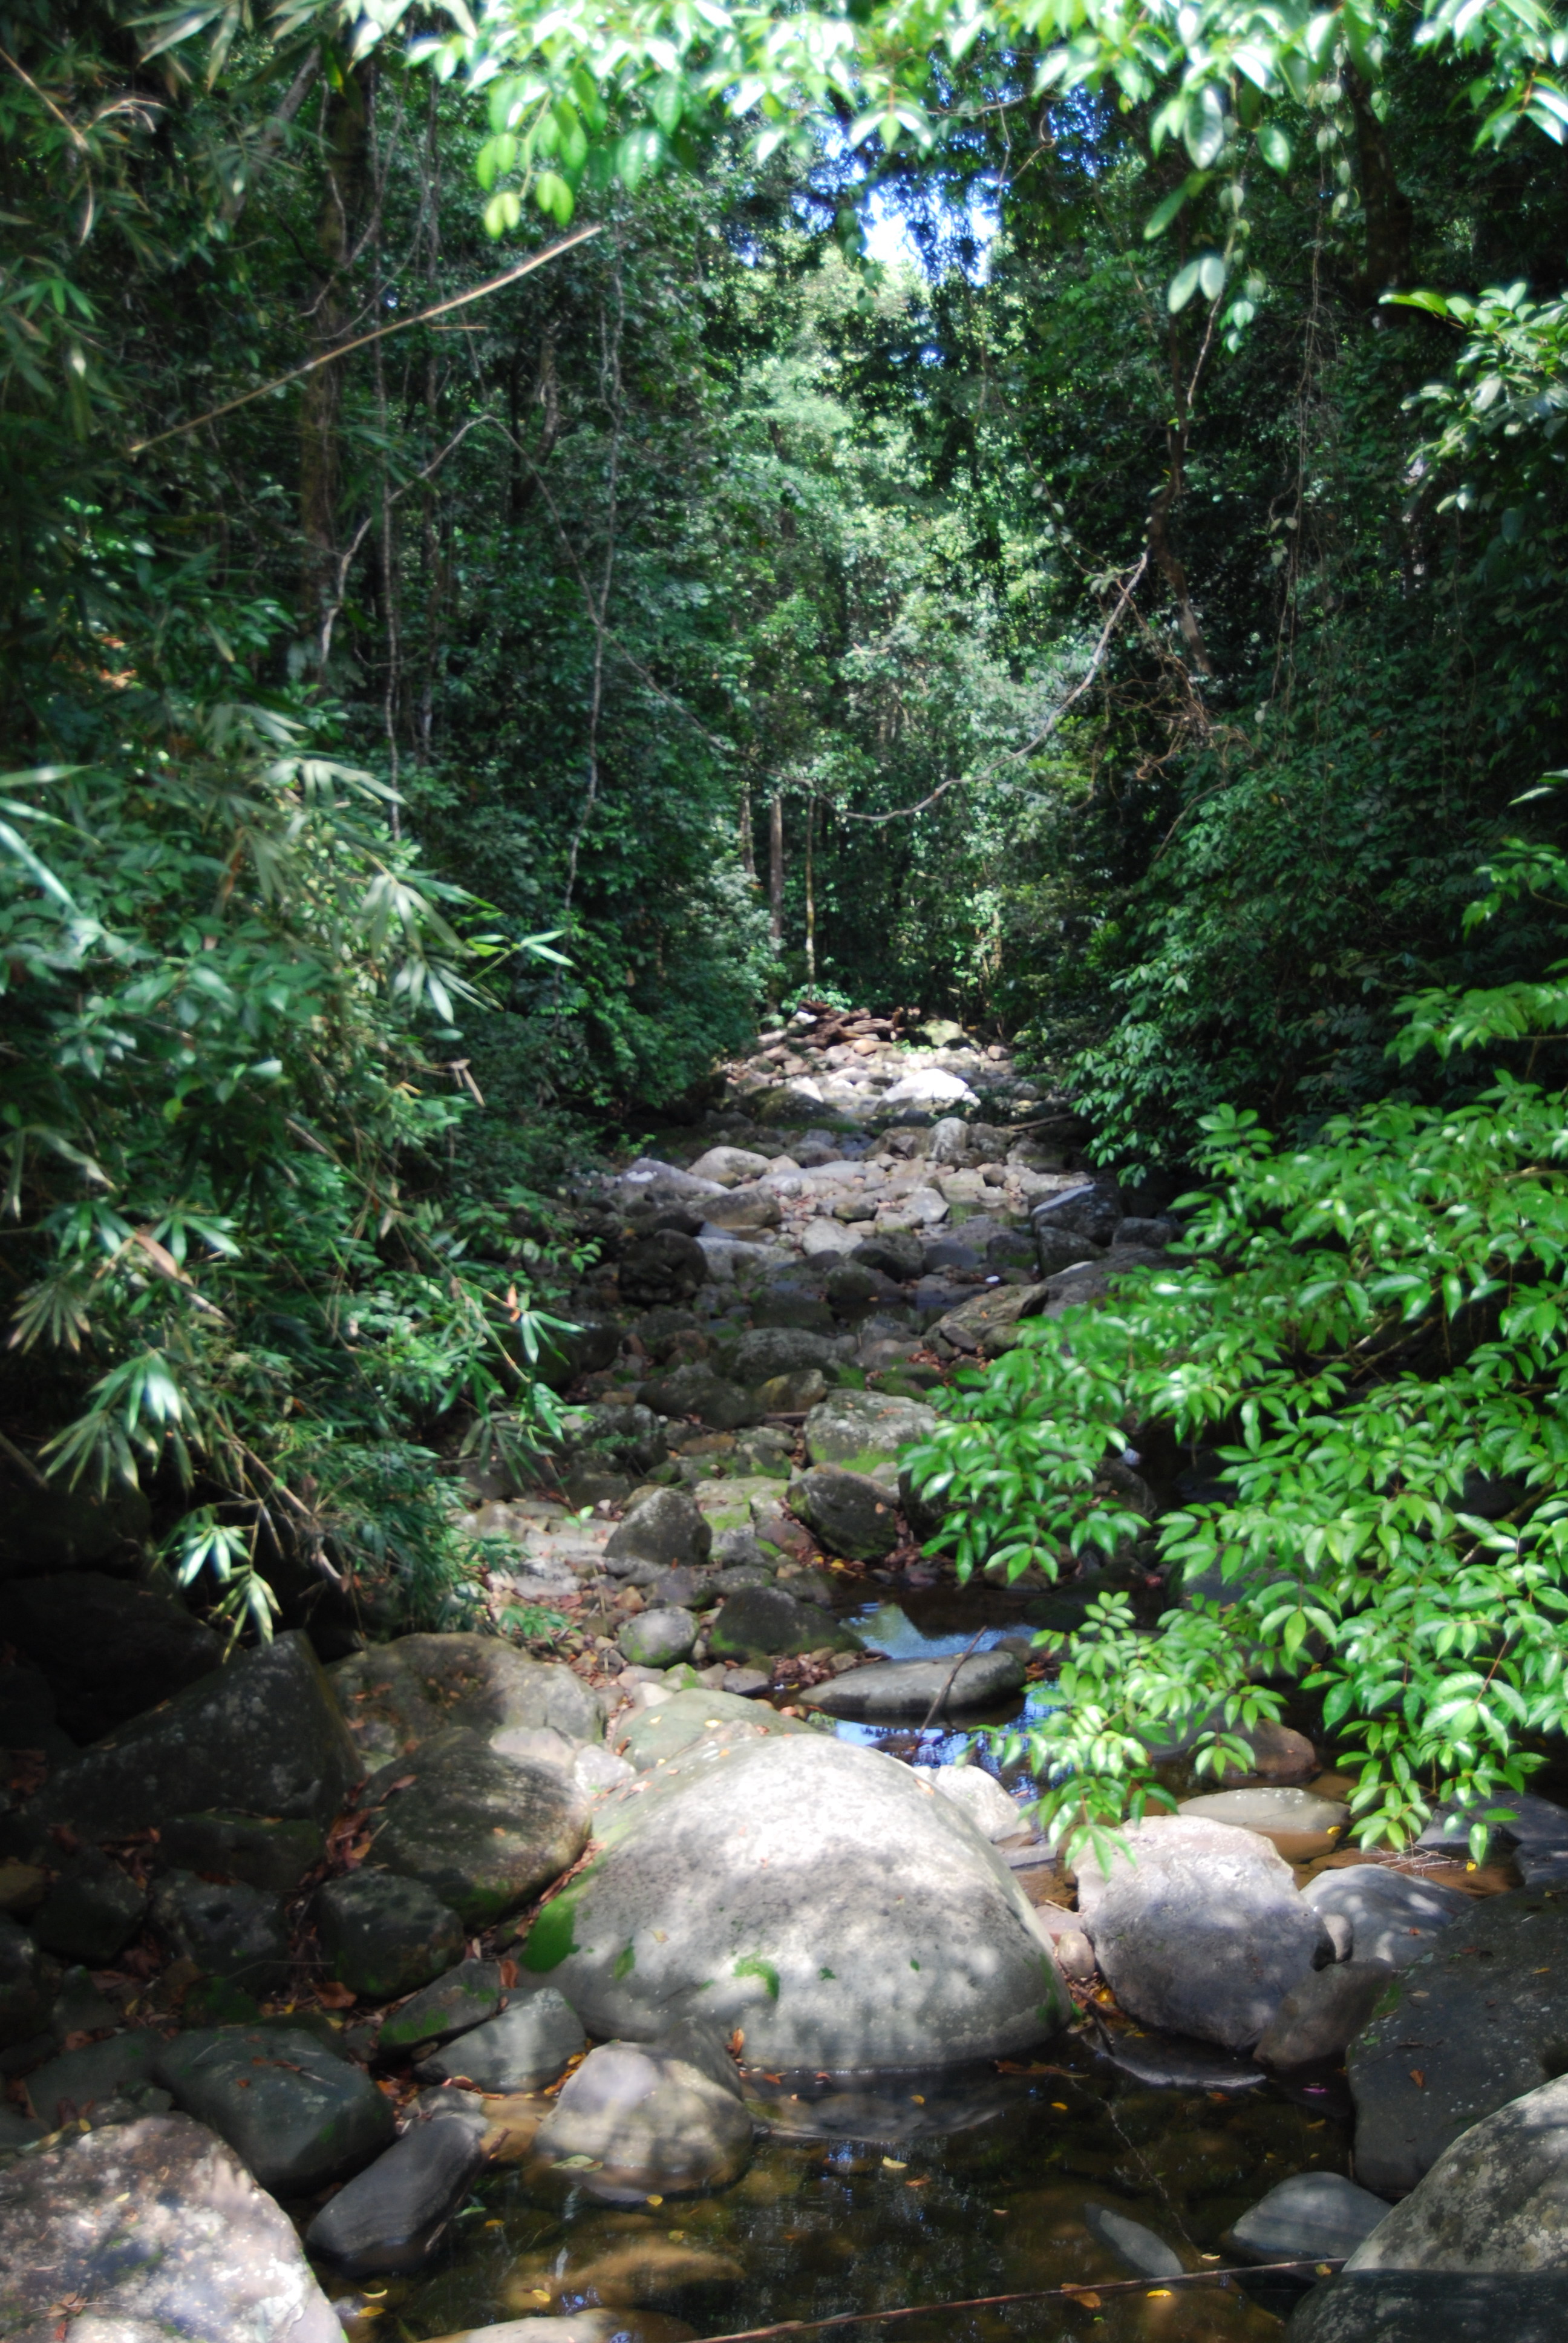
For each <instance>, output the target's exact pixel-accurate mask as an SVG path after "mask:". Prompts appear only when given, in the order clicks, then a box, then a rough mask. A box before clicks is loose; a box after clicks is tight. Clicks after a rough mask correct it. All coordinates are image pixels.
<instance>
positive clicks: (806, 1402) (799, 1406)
mask: <svg viewBox="0 0 1568 2343" xmlns="http://www.w3.org/2000/svg"><path fill="white" fill-rule="evenodd" d="M835 1273H836V1272H835ZM827 1389H828V1378H827V1377H826V1375H825V1374H824V1373H822V1370H821V1368H820V1367H797V1368H795V1369H794V1370H793V1372H792V1373H789V1374H787V1375H770V1376H769V1379H768V1381H767V1382H766V1383H759V1384H758V1386H757V1400H758V1404H759V1406H760V1407H761V1408H762V1409H763V1411H764V1413H767V1414H769V1415H804V1414H805V1413H806V1412H807V1410H808V1409H809V1408H813V1407H815V1406H816V1404H817V1403H818V1401H819V1399H821V1398H822V1397H823V1395H824V1394H825V1393H826V1391H827Z"/></svg>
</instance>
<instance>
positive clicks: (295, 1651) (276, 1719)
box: [12, 1631, 364, 1845]
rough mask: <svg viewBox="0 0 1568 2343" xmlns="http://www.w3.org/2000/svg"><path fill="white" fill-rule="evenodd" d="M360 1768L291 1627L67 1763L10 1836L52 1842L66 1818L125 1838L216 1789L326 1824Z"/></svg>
mask: <svg viewBox="0 0 1568 2343" xmlns="http://www.w3.org/2000/svg"><path fill="white" fill-rule="evenodd" d="M363 1771H364V1768H363V1766H362V1765H360V1763H359V1761H358V1759H357V1756H356V1755H355V1751H354V1745H353V1743H352V1741H351V1740H350V1738H349V1735H348V1731H347V1726H346V1725H345V1724H344V1721H343V1716H342V1713H341V1711H340V1710H339V1708H338V1705H337V1701H336V1700H335V1699H334V1697H333V1694H332V1690H331V1687H330V1685H329V1684H327V1678H326V1676H325V1674H323V1672H322V1668H321V1664H320V1662H319V1661H318V1660H317V1656H316V1654H315V1653H314V1652H313V1651H312V1650H311V1648H310V1644H309V1642H308V1641H307V1638H306V1637H305V1636H304V1635H303V1634H299V1633H297V1631H291V1632H290V1633H289V1634H284V1635H278V1636H276V1637H275V1638H274V1640H273V1641H272V1642H271V1643H270V1644H263V1645H261V1647H260V1648H259V1649H258V1650H256V1651H253V1652H242V1653H240V1654H238V1655H237V1657H236V1658H235V1659H233V1660H231V1661H230V1663H229V1664H228V1665H227V1667H226V1668H223V1669H221V1670H220V1671H219V1672H218V1673H217V1674H216V1675H208V1676H204V1677H202V1679H201V1681H200V1682H199V1683H198V1684H192V1685H190V1686H189V1687H188V1689H187V1690H186V1691H184V1692H181V1693H176V1694H175V1696H174V1698H173V1699H172V1700H170V1701H168V1702H167V1703H166V1704H165V1705H164V1706H163V1707H162V1708H158V1709H155V1710H153V1711H152V1712H151V1713H150V1714H149V1715H145V1716H136V1717H133V1718H132V1719H131V1721H130V1723H129V1724H127V1725H120V1726H119V1727H117V1729H116V1731H115V1732H113V1733H112V1734H110V1735H108V1736H107V1737H106V1739H105V1740H103V1741H100V1742H98V1743H97V1744H96V1745H95V1747H94V1748H91V1749H86V1750H84V1751H83V1753H82V1755H80V1756H79V1757H77V1758H75V1759H74V1760H73V1761H72V1762H71V1763H70V1764H69V1765H62V1766H60V1767H59V1769H58V1771H57V1772H55V1774H54V1775H51V1777H50V1779H49V1781H48V1782H47V1784H46V1785H45V1787H44V1788H43V1789H42V1790H40V1791H39V1792H38V1794H37V1795H36V1796H35V1797H33V1798H30V1799H29V1800H28V1802H27V1804H26V1805H25V1806H24V1807H23V1808H22V1810H21V1814H20V1815H19V1816H18V1817H17V1818H16V1820H15V1822H14V1823H13V1825H12V1835H13V1837H14V1838H15V1835H16V1833H17V1830H18V1827H20V1830H21V1834H22V1835H23V1836H26V1835H28V1834H29V1833H31V1834H34V1835H35V1836H36V1838H37V1839H38V1841H39V1842H41V1843H43V1844H45V1845H46V1844H47V1839H48V1832H49V1829H50V1827H51V1825H54V1824H55V1823H66V1824H68V1825H70V1826H71V1828H72V1829H74V1830H75V1832H76V1834H77V1835H78V1836H79V1837H81V1838H84V1839H90V1840H93V1841H102V1840H104V1839H118V1838H126V1837H129V1836H131V1835H133V1834H134V1833H136V1832H137V1831H142V1830H146V1829H148V1828H149V1827H155V1828H156V1826H157V1825H160V1824H161V1823H162V1822H163V1821H164V1819H165V1818H166V1816H168V1815H179V1814H185V1813H186V1812H188V1810H189V1807H190V1803H191V1795H192V1792H193V1791H194V1790H198V1789H199V1788H200V1787H201V1786H204V1785H212V1786H214V1787H216V1786H218V1785H221V1786H222V1790H223V1795H224V1796H225V1798H226V1799H227V1800H228V1801H229V1803H230V1804H231V1805H235V1806H236V1807H238V1808H240V1809H241V1810H243V1811H244V1812H246V1813H250V1814H256V1815H280V1816H282V1817H284V1818H285V1819H286V1820H291V1821H293V1820H299V1819H302V1818H303V1819H307V1820H311V1821H317V1822H322V1823H329V1822H330V1821H331V1820H332V1819H333V1817H334V1815H337V1813H338V1812H339V1811H340V1809H341V1808H342V1805H343V1803H344V1801H345V1799H346V1798H347V1794H348V1791H349V1788H350V1786H351V1785H352V1784H353V1783H354V1782H356V1781H357V1779H358V1778H359V1775H361V1773H362V1772H363Z"/></svg>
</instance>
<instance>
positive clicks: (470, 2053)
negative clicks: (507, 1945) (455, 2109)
mask: <svg viewBox="0 0 1568 2343" xmlns="http://www.w3.org/2000/svg"><path fill="white" fill-rule="evenodd" d="M587 2047H588V2036H587V2035H586V2034H585V2033H584V2032H583V2029H582V2021H581V2020H580V2018H579V2017H578V2014H577V2012H576V2010H575V2009H573V2008H572V2006H570V2004H569V2003H568V2002H567V2001H566V2000H564V1999H563V1997H562V1996H561V1995H560V1994H559V1993H558V1992H557V1991H556V1990H555V1988H554V1987H553V1986H540V1985H538V1983H537V1982H530V1984H529V1985H528V1986H525V1987H524V1988H523V1989H522V1990H521V1991H520V1992H518V1993H517V1994H516V1995H515V1996H513V1997H511V1998H510V1999H509V2000H508V2005H507V2006H506V2007H505V2008H504V2009H503V2010H502V2011H501V2013H500V2015H499V2016H498V2017H491V2018H487V2019H486V2021H485V2023H484V2024H483V2025H482V2026H472V2027H470V2028H468V2029H467V2031H466V2032H465V2033H462V2034H460V2035H458V2036H457V2039H456V2040H455V2041H453V2042H449V2043H447V2045H446V2046H445V2047H444V2048H442V2049H440V2050H437V2052H436V2053H435V2054H434V2056H431V2057H428V2058H426V2059H425V2060H423V2061H422V2063H421V2065H420V2067H419V2076H420V2079H421V2081H423V2082H427V2083H447V2082H459V2081H461V2082H466V2083H468V2084H470V2085H471V2086H472V2087H473V2088H474V2089H475V2090H477V2091H537V2090H538V2088H539V2087H540V2086H541V2085H542V2084H545V2083H553V2082H554V2081H555V2078H556V2077H557V2076H558V2074H559V2073H560V2071H561V2069H562V2067H563V2066H566V2065H567V2063H568V2060H569V2059H572V2058H575V2057H576V2056H578V2052H579V2051H581V2050H585V2049H586V2048H587Z"/></svg>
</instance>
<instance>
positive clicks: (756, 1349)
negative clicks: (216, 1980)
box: [729, 1326, 843, 1388]
mask: <svg viewBox="0 0 1568 2343" xmlns="http://www.w3.org/2000/svg"><path fill="white" fill-rule="evenodd" d="M842 1354H843V1353H842V1346H841V1345H840V1343H839V1342H838V1341H837V1340H836V1339H835V1338H834V1337H833V1336H832V1335H829V1334H817V1333H813V1332H811V1331H810V1329H809V1328H808V1327H804V1326H754V1327H752V1328H751V1330H750V1331H749V1332H748V1333H745V1334H742V1335H741V1337H740V1339H739V1342H737V1343H736V1345H735V1348H734V1351H733V1352H732V1353H731V1354H730V1361H729V1370H730V1373H732V1374H733V1376H734V1377H735V1380H736V1382H737V1383H745V1384H746V1385H747V1386H748V1387H749V1388H754V1387H755V1386H756V1385H757V1384H758V1383H769V1382H771V1380H772V1378H773V1377H774V1376H775V1375H789V1374H793V1373H795V1371H796V1370H797V1368H799V1367H830V1366H832V1365H834V1364H835V1363H836V1362H837V1361H838V1360H839V1358H840V1357H841V1356H842Z"/></svg>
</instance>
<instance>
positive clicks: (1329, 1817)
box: [1181, 1787, 1351, 1838]
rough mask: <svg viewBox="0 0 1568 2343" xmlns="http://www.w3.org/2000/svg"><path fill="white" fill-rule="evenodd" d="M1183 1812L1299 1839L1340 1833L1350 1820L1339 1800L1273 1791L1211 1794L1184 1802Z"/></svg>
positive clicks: (1347, 1812)
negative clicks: (1327, 1833)
mask: <svg viewBox="0 0 1568 2343" xmlns="http://www.w3.org/2000/svg"><path fill="white" fill-rule="evenodd" d="M1181 1812H1182V1813H1183V1814H1184V1815H1191V1816H1192V1817H1193V1819H1194V1820H1196V1821H1201V1822H1211V1823H1230V1824H1231V1825H1234V1827H1235V1828H1237V1829H1239V1830H1250V1831H1262V1832H1264V1833H1265V1834H1266V1835H1285V1836H1289V1837H1296V1838H1312V1837H1317V1836H1321V1835H1322V1833H1324V1832H1325V1831H1336V1830H1340V1829H1342V1827H1343V1825H1345V1824H1346V1823H1347V1822H1349V1820H1350V1816H1351V1810H1350V1808H1349V1806H1347V1805H1344V1804H1343V1803H1342V1801H1341V1800H1340V1799H1338V1798H1320V1797H1317V1796H1315V1795H1313V1793H1312V1791H1311V1790H1291V1789H1284V1788H1272V1787H1271V1788H1268V1789H1255V1790H1211V1791H1209V1792H1207V1793H1206V1794H1205V1795H1203V1796H1201V1797H1198V1798H1183V1800H1182V1801H1181Z"/></svg>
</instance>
